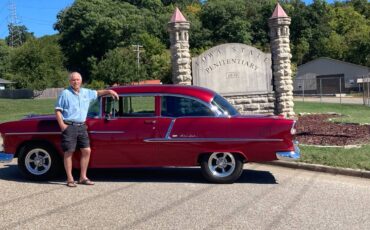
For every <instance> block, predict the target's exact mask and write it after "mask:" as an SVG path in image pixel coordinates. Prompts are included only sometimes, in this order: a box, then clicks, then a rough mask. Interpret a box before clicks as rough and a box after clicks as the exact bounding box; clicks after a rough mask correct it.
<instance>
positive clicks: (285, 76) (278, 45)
mask: <svg viewBox="0 0 370 230" xmlns="http://www.w3.org/2000/svg"><path fill="white" fill-rule="evenodd" d="M268 24H269V27H270V33H269V36H270V46H271V53H272V65H273V78H274V82H273V84H274V90H275V97H276V100H275V114H283V115H284V116H286V117H293V116H294V115H295V114H294V110H293V106H294V103H293V81H292V76H291V75H292V70H291V66H290V59H291V57H292V55H291V52H290V40H289V25H290V17H289V16H288V15H287V14H286V13H285V12H284V10H283V8H282V7H281V6H280V4H279V3H277V5H276V8H275V10H274V13H273V14H272V16H271V18H270V19H269V21H268Z"/></svg>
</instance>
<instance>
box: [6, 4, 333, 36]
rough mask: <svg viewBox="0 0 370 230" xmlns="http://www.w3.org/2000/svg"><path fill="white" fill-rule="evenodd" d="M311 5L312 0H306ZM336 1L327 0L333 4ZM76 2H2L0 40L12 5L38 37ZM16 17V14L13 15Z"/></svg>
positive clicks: (19, 19) (18, 20) (50, 30)
mask: <svg viewBox="0 0 370 230" xmlns="http://www.w3.org/2000/svg"><path fill="white" fill-rule="evenodd" d="M304 1H305V2H306V4H310V3H311V2H312V0H304ZM333 1H334V0H327V2H333ZM73 2H74V0H0V39H4V38H5V37H6V36H8V27H7V25H8V24H9V23H10V22H12V18H14V17H11V15H12V13H11V12H14V11H11V10H10V8H11V3H14V5H15V9H16V11H15V13H16V16H17V22H18V23H19V24H21V25H25V26H26V27H27V29H28V31H29V32H33V33H34V35H35V36H36V37H41V36H44V35H52V34H55V33H57V31H55V30H54V29H53V24H54V23H55V22H56V20H57V18H56V17H57V14H58V12H59V11H61V10H62V9H64V8H66V7H68V6H70V5H72V3H73ZM13 15H14V13H13Z"/></svg>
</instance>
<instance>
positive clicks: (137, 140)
mask: <svg viewBox="0 0 370 230" xmlns="http://www.w3.org/2000/svg"><path fill="white" fill-rule="evenodd" d="M155 104H156V103H155V96H154V95H120V97H119V100H117V101H113V100H112V99H111V98H110V97H105V98H103V101H102V108H103V113H102V114H101V116H100V118H99V119H89V120H88V128H89V135H90V140H91V148H92V154H91V160H90V161H91V166H92V167H105V168H107V167H108V168H109V167H122V166H147V165H148V164H149V165H150V159H148V158H150V157H151V156H153V155H154V154H155V152H156V150H157V149H156V146H157V145H156V143H153V142H145V140H146V139H150V138H154V137H155V133H156V123H157V118H158V117H157V116H156V114H155Z"/></svg>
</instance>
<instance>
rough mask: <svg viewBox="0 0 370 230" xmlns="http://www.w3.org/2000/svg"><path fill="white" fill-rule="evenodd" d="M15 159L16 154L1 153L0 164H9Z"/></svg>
mask: <svg viewBox="0 0 370 230" xmlns="http://www.w3.org/2000/svg"><path fill="white" fill-rule="evenodd" d="M13 158H14V154H10V153H4V152H0V163H9V162H11V161H12V160H13Z"/></svg>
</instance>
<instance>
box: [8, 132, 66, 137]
mask: <svg viewBox="0 0 370 230" xmlns="http://www.w3.org/2000/svg"><path fill="white" fill-rule="evenodd" d="M61 133H62V132H24V133H5V135H8V136H12V135H58V134H61Z"/></svg>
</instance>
